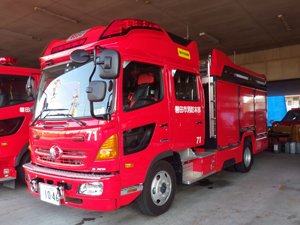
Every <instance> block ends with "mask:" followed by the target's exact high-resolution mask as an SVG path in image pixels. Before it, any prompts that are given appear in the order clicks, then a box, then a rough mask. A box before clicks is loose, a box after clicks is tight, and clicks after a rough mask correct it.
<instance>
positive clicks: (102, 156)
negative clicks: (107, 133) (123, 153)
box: [95, 134, 119, 160]
mask: <svg viewBox="0 0 300 225" xmlns="http://www.w3.org/2000/svg"><path fill="white" fill-rule="evenodd" d="M118 155H119V151H118V135H117V134H114V135H112V136H111V137H109V138H108V139H107V140H106V141H105V142H104V143H103V145H102V146H101V148H100V149H99V151H98V154H97V156H96V159H95V160H107V159H115V158H117V157H118Z"/></svg>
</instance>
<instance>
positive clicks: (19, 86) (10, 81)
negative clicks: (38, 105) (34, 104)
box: [0, 75, 29, 108]
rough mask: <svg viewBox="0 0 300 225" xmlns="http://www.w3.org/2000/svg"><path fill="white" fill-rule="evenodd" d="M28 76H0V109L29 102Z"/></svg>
mask: <svg viewBox="0 0 300 225" xmlns="http://www.w3.org/2000/svg"><path fill="white" fill-rule="evenodd" d="M27 79H28V77H27V76H14V75H0V108H1V107H7V106H13V105H17V104H21V103H25V102H27V101H29V99H28V96H27V93H26V89H25V86H26V83H27Z"/></svg>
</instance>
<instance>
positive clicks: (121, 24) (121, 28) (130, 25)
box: [99, 19, 162, 40]
mask: <svg viewBox="0 0 300 225" xmlns="http://www.w3.org/2000/svg"><path fill="white" fill-rule="evenodd" d="M132 29H151V30H158V31H162V30H161V28H160V27H159V26H158V25H157V24H155V23H152V22H148V21H145V20H137V19H121V20H114V21H112V22H111V23H110V24H109V25H108V26H107V28H106V30H105V31H104V32H103V33H102V35H101V37H100V38H99V40H101V39H105V38H110V37H114V36H121V35H125V34H127V33H128V32H129V31H130V30H132Z"/></svg>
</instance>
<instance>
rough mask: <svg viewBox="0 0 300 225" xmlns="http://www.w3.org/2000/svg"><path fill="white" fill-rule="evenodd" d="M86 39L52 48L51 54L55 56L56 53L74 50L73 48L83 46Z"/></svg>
mask: <svg viewBox="0 0 300 225" xmlns="http://www.w3.org/2000/svg"><path fill="white" fill-rule="evenodd" d="M86 39H87V38H83V39H80V40H77V41H73V42H69V43H67V44H64V45H60V46H57V47H54V48H53V49H52V51H51V54H55V53H58V52H62V51H65V50H68V49H71V48H75V47H78V46H81V45H84V43H85V41H86Z"/></svg>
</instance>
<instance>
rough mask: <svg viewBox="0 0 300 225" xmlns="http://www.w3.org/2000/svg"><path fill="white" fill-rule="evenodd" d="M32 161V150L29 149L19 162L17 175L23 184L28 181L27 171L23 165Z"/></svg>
mask: <svg viewBox="0 0 300 225" xmlns="http://www.w3.org/2000/svg"><path fill="white" fill-rule="evenodd" d="M30 161H31V156H30V152H29V151H27V152H26V153H25V154H24V155H23V157H22V159H21V161H20V163H19V165H18V167H17V177H18V179H19V180H20V181H21V182H22V183H23V184H26V181H25V171H24V168H23V165H24V164H26V163H29V162H30Z"/></svg>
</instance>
